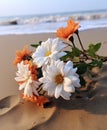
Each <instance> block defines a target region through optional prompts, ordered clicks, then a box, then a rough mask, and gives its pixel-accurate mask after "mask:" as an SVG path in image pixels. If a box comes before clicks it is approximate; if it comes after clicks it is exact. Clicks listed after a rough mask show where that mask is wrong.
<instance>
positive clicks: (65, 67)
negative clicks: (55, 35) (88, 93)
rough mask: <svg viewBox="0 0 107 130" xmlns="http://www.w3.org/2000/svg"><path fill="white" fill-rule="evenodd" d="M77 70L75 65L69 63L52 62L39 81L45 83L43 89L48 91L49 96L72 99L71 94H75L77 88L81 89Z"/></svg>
mask: <svg viewBox="0 0 107 130" xmlns="http://www.w3.org/2000/svg"><path fill="white" fill-rule="evenodd" d="M76 71H77V68H73V63H72V62H71V61H68V62H67V63H66V64H65V63H64V62H63V61H59V60H58V61H54V60H53V61H52V62H51V63H50V65H48V66H47V69H46V71H43V77H42V78H40V79H39V81H40V82H41V83H43V89H44V90H46V91H48V95H50V96H53V95H54V96H55V98H59V96H61V97H63V98H64V99H66V100H69V99H70V96H71V93H73V92H75V87H80V80H79V76H78V74H77V73H76Z"/></svg>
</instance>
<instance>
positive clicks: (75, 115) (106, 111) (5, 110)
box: [0, 28, 107, 130]
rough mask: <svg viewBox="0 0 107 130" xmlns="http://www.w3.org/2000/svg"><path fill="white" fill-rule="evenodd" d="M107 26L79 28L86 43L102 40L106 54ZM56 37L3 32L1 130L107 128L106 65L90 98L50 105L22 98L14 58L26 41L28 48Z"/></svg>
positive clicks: (0, 103)
mask: <svg viewBox="0 0 107 130" xmlns="http://www.w3.org/2000/svg"><path fill="white" fill-rule="evenodd" d="M106 34H107V28H99V29H90V30H85V31H82V32H80V37H81V40H82V41H83V44H84V46H85V47H87V46H88V44H89V43H97V42H102V43H103V45H102V48H101V50H100V51H99V53H100V54H101V55H107V50H106V48H107V36H106ZM49 37H55V34H53V33H47V34H32V35H6V36H0V45H1V46H0V56H1V58H0V59H1V60H0V64H1V69H0V72H1V76H0V81H1V82H0V99H1V100H0V130H7V129H9V130H28V129H32V130H107V65H106V64H105V65H104V67H103V68H102V69H101V70H100V72H98V73H97V74H96V76H95V77H94V78H93V80H95V81H96V82H95V83H93V89H92V91H91V93H90V98H87V97H86V96H84V93H83V98H78V99H72V100H70V101H65V100H63V99H62V98H60V99H58V100H55V101H53V104H52V105H50V106H49V107H48V108H41V107H38V106H36V105H35V104H34V103H30V102H25V101H23V100H22V99H21V98H20V93H19V91H18V85H17V83H16V81H15V80H14V77H15V72H16V69H17V68H16V67H15V66H13V64H12V62H13V59H14V57H15V52H16V50H21V49H22V48H23V46H24V45H28V47H29V49H33V48H31V47H30V44H32V43H38V42H39V41H40V40H42V41H45V40H47V38H49ZM75 42H76V43H77V44H78V41H77V40H76V41H75Z"/></svg>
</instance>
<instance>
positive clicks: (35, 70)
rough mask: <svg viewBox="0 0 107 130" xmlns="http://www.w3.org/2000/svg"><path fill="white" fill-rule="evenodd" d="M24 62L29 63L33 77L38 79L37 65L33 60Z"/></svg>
mask: <svg viewBox="0 0 107 130" xmlns="http://www.w3.org/2000/svg"><path fill="white" fill-rule="evenodd" d="M24 64H29V70H30V71H31V77H32V79H33V80H37V74H38V72H37V66H36V65H35V64H33V63H32V61H27V60H25V61H24Z"/></svg>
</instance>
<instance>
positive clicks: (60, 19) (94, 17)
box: [0, 13, 107, 25]
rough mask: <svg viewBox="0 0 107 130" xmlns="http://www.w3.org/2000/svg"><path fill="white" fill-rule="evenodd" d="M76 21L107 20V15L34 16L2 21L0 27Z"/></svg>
mask: <svg viewBox="0 0 107 130" xmlns="http://www.w3.org/2000/svg"><path fill="white" fill-rule="evenodd" d="M70 18H72V19H74V20H76V21H83V20H98V19H104V18H107V14H102V13H101V14H84V15H83V14H69V15H49V16H42V17H40V16H32V17H27V16H26V17H24V18H23V17H17V18H9V19H5V20H0V25H24V24H39V23H52V22H53V23H55V22H65V21H67V20H68V19H70Z"/></svg>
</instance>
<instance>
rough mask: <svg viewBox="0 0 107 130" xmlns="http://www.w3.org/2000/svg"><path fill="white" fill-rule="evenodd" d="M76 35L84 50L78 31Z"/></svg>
mask: <svg viewBox="0 0 107 130" xmlns="http://www.w3.org/2000/svg"><path fill="white" fill-rule="evenodd" d="M77 37H78V40H79V43H80V45H81V48H82V50H83V51H84V52H85V49H84V47H83V44H82V42H81V39H80V36H79V34H78V33H77Z"/></svg>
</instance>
